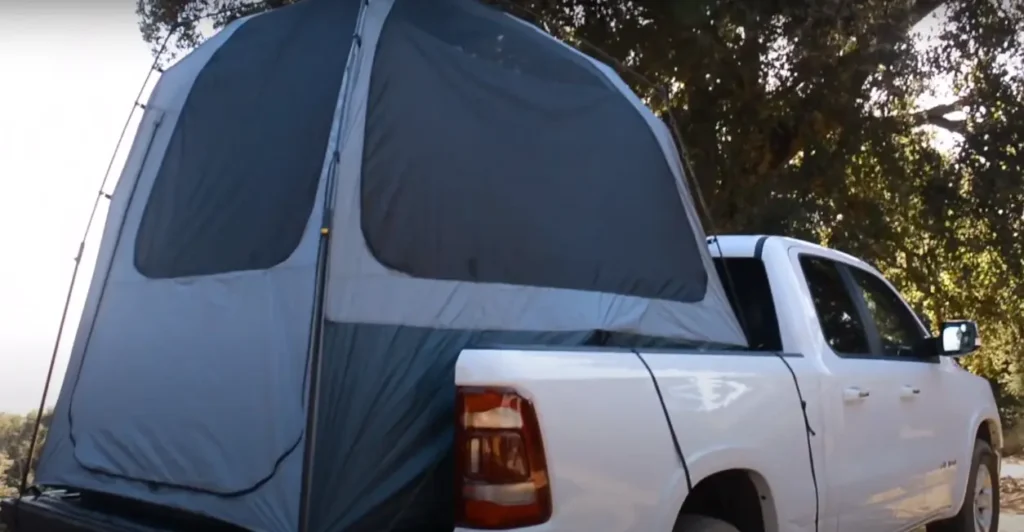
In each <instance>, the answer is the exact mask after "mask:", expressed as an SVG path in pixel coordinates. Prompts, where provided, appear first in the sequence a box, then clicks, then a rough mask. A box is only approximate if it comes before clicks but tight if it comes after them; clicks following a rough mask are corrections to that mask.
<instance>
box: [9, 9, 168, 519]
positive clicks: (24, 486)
mask: <svg viewBox="0 0 1024 532" xmlns="http://www.w3.org/2000/svg"><path fill="white" fill-rule="evenodd" d="M178 27H180V24H175V25H174V26H173V27H172V28H171V29H170V31H168V32H167V37H165V38H164V41H163V43H162V44H161V45H160V49H159V51H158V52H157V53H156V57H155V58H154V59H153V64H152V65H150V67H149V71H148V72H146V77H145V79H143V81H142V86H141V87H139V92H138V94H136V95H135V100H134V102H133V103H132V110H131V111H130V112H129V113H128V118H126V119H125V121H124V126H123V127H122V128H121V134H120V135H119V136H118V137H117V143H116V144H115V145H114V153H113V154H111V156H110V161H109V162H108V163H107V169H106V171H105V172H104V174H103V180H102V181H100V186H99V190H98V191H97V193H96V198H95V199H94V200H93V203H92V209H91V210H90V211H89V218H88V220H87V221H86V223H85V231H84V233H83V235H82V240H81V241H80V242H79V243H78V251H77V253H76V254H75V257H74V261H75V266H74V268H73V269H72V270H71V280H70V282H69V283H68V290H67V295H66V296H65V298H64V308H63V310H62V311H61V315H60V322H59V324H58V326H57V337H56V338H55V339H54V342H53V352H52V353H51V354H50V365H49V368H47V370H46V380H45V381H43V395H42V397H41V398H40V399H39V410H38V411H37V412H36V420H35V423H34V425H33V427H32V438H31V439H30V440H29V444H28V452H27V453H26V455H25V462H24V464H23V466H22V471H21V482H20V485H19V486H18V497H17V499H16V502H15V516H14V518H15V521H17V520H18V516H19V515H20V513H21V512H20V511H19V506H20V502H21V499H22V497H24V496H25V493H26V491H28V477H29V473H30V471H31V467H32V458H33V457H34V455H35V450H36V449H35V447H36V441H37V440H38V439H39V427H40V425H42V422H43V410H44V409H45V408H46V398H47V396H48V395H49V394H50V384H51V383H52V382H53V369H54V366H55V365H56V362H57V352H58V351H59V350H60V341H61V339H62V338H63V336H64V326H65V324H66V323H67V319H68V310H69V309H70V307H71V297H72V295H73V294H74V292H75V284H76V281H77V280H78V271H79V268H80V267H81V265H82V255H83V254H84V252H85V242H86V240H87V239H88V238H89V233H90V232H91V230H92V225H93V222H95V220H96V211H97V210H99V205H100V200H102V199H110V198H111V196H112V195H111V194H110V193H107V192H106V191H105V189H106V188H107V181H109V180H110V172H111V171H112V170H113V168H114V161H115V160H116V159H117V154H118V152H119V151H120V149H121V144H122V143H123V142H124V137H125V134H126V133H127V132H128V126H129V125H131V121H132V117H134V116H135V109H136V107H142V108H143V109H145V108H146V106H145V105H143V104H141V103H140V102H139V100H140V99H141V98H142V93H143V92H145V90H146V86H147V85H148V84H149V80H150V78H151V77H152V76H153V72H154V71H159V72H163V70H162V69H160V68H159V64H160V59H161V57H163V55H164V52H166V51H167V45H168V43H169V42H170V40H171V36H173V35H174V33H175V32H176V31H177V29H178Z"/></svg>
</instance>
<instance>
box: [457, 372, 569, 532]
mask: <svg viewBox="0 0 1024 532" xmlns="http://www.w3.org/2000/svg"><path fill="white" fill-rule="evenodd" d="M456 412H457V415H458V420H457V423H456V435H455V445H456V447H455V450H456V460H457V462H456V463H457V467H458V471H457V475H458V477H457V479H456V482H457V485H458V489H459V492H458V494H457V495H458V509H457V516H458V523H457V524H458V526H461V527H467V528H483V529H492V530H495V529H505V528H518V527H525V526H533V525H538V524H541V523H544V522H545V521H547V520H548V519H550V518H551V487H550V485H549V484H548V468H547V462H546V461H545V460H544V445H543V443H542V442H541V436H540V425H539V424H538V423H537V414H536V412H535V411H534V409H533V405H532V404H531V403H530V402H529V401H528V400H526V399H524V398H523V397H522V396H520V395H519V394H517V393H516V392H514V391H512V390H509V389H507V388H459V390H458V399H457V410H456Z"/></svg>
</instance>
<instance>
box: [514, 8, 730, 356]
mask: <svg viewBox="0 0 1024 532" xmlns="http://www.w3.org/2000/svg"><path fill="white" fill-rule="evenodd" d="M509 18H510V19H512V20H515V21H516V22H517V23H519V24H521V25H523V26H526V27H528V28H530V29H531V30H533V31H534V33H536V34H538V35H540V37H541V38H543V39H547V40H548V41H550V42H553V43H554V44H556V45H557V46H558V47H559V48H561V49H564V50H566V51H568V52H569V53H572V54H575V55H577V56H578V57H580V58H582V59H584V60H586V61H588V62H589V63H591V64H592V65H593V66H594V68H595V69H597V70H598V71H600V72H601V73H602V74H603V75H604V76H605V78H606V79H607V80H608V81H609V82H610V83H611V84H612V85H614V86H615V87H616V88H617V89H618V90H619V91H620V93H621V94H622V95H624V96H625V97H626V98H627V99H628V100H629V102H630V103H632V104H633V108H634V109H636V111H637V113H639V114H640V115H641V116H642V117H643V118H644V121H645V122H646V123H647V125H648V126H649V127H650V128H651V131H652V132H653V133H654V136H655V138H656V139H657V140H658V144H659V146H660V147H661V150H662V153H664V154H665V159H666V160H667V161H668V163H669V169H670V170H671V171H672V175H673V177H674V179H675V183H676V190H677V191H678V192H679V195H680V196H681V197H682V198H683V205H684V206H685V207H686V215H687V219H688V221H689V223H690V230H691V231H692V232H693V235H694V237H695V238H696V240H697V241H698V242H702V243H703V242H705V241H706V240H707V235H706V233H705V232H704V228H703V226H702V224H701V221H700V217H699V216H698V215H697V210H696V206H697V205H696V202H695V201H694V198H693V195H692V194H691V193H690V187H689V185H688V183H687V182H686V178H685V176H686V170H685V169H684V168H683V161H682V159H680V156H679V149H678V147H677V145H676V142H675V138H674V136H673V134H672V131H670V130H669V128H668V126H666V125H665V122H664V121H662V120H661V119H660V118H658V117H657V116H656V115H655V114H654V113H653V112H652V111H651V110H650V109H649V108H648V107H647V105H646V104H644V102H643V101H642V100H640V98H639V97H638V96H637V95H636V94H635V93H634V92H633V91H632V90H631V89H630V88H629V86H628V85H626V82H625V81H623V80H622V78H621V77H620V76H619V75H618V74H617V73H616V72H615V70H613V69H612V68H611V67H610V66H608V65H606V64H604V63H602V62H600V61H598V60H597V59H594V58H593V57H590V56H588V55H586V54H584V53H583V52H580V51H579V50H577V49H575V48H573V47H572V46H569V45H567V44H565V43H564V42H562V41H560V40H558V39H556V38H555V37H553V36H552V35H550V34H548V33H547V32H545V31H543V30H541V29H540V28H538V27H536V26H533V25H531V24H527V23H526V22H524V21H522V20H520V19H517V18H515V17H512V16H511V15H509ZM700 255H701V262H702V263H703V264H704V269H705V271H707V272H709V275H708V286H707V293H706V294H705V296H704V297H705V301H706V302H707V303H708V305H709V306H710V307H713V308H717V309H719V311H718V312H716V314H722V313H723V312H724V314H725V315H724V316H723V318H722V319H724V322H723V323H722V325H723V326H724V327H725V328H727V329H731V332H732V334H733V335H734V337H735V338H736V340H733V341H732V342H730V343H735V344H737V345H747V342H746V335H745V334H744V333H743V329H742V328H741V327H740V324H739V320H738V319H737V318H736V315H735V313H734V312H733V311H732V306H731V305H730V304H729V300H728V298H727V297H726V292H725V288H724V286H723V285H722V280H721V278H720V277H719V275H718V271H717V268H715V265H714V262H713V261H712V259H711V253H709V252H708V250H707V248H706V247H704V246H701V247H700Z"/></svg>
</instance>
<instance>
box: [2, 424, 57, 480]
mask: <svg viewBox="0 0 1024 532" xmlns="http://www.w3.org/2000/svg"><path fill="white" fill-rule="evenodd" d="M52 419H53V411H51V410H47V411H44V412H43V417H42V423H41V425H40V427H39V436H38V440H37V441H36V445H35V451H34V452H33V455H32V463H31V464H29V466H28V467H29V468H30V471H34V470H35V468H36V465H37V464H38V463H39V454H40V451H41V450H42V446H43V442H44V441H45V440H46V433H47V430H48V429H49V426H50V421H51V420H52ZM35 422H36V413H35V412H32V413H30V414H28V415H25V416H19V415H14V414H4V413H0V497H5V496H11V495H16V494H17V493H18V488H20V487H21V478H22V475H23V474H24V471H25V466H26V464H25V461H26V458H27V457H28V448H29V445H30V442H31V441H32V432H33V429H34V428H35ZM31 483H32V476H31V474H30V475H29V484H30V485H31Z"/></svg>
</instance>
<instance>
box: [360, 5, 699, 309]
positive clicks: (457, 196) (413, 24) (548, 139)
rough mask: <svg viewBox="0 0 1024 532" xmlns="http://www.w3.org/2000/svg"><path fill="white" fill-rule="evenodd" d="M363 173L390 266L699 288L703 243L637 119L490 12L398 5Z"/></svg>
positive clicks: (382, 256) (584, 68) (572, 283)
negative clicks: (687, 229)
mask: <svg viewBox="0 0 1024 532" xmlns="http://www.w3.org/2000/svg"><path fill="white" fill-rule="evenodd" d="M612 125H613V126H612ZM362 170H363V171H362V186H361V209H362V212H361V216H362V229H363V233H364V236H365V240H366V243H367V245H368V247H369V248H370V251H371V253H372V254H373V255H374V256H375V257H376V259H377V260H378V261H379V262H381V263H382V264H383V265H385V266H387V267H389V268H391V269H394V270H398V271H400V272H403V273H406V274H409V275H412V276H414V277H421V278H428V279H442V280H455V281H471V282H480V283H504V284H511V285H523V286H538V287H551V288H563V289H577V290H589V291H598V292H606V293H614V294H624V295H632V296H639V297H647V298H659V299H667V300H674V301H682V302H693V301H700V300H702V299H703V297H704V294H705V291H706V285H707V274H706V272H705V270H704V265H703V264H702V262H701V255H700V252H699V248H698V243H697V242H696V239H695V237H694V235H693V234H692V233H691V232H690V231H686V230H685V229H686V228H688V227H690V223H689V221H688V218H687V215H686V212H685V208H684V206H683V202H682V201H680V199H679V191H678V189H677V187H676V182H675V178H674V176H673V174H672V171H671V170H670V168H669V167H668V164H667V162H666V160H665V154H664V152H663V151H662V149H661V147H660V145H659V143H658V141H657V139H656V138H655V137H654V134H653V132H652V131H651V129H650V126H649V125H648V124H647V122H646V121H645V119H644V118H643V116H642V115H641V114H640V112H638V110H637V109H636V108H635V107H634V106H633V104H632V103H631V102H630V101H629V100H628V99H627V98H625V97H624V96H623V94H622V93H621V92H619V91H618V90H617V89H616V88H615V87H614V86H612V85H611V83H610V82H609V81H608V78H607V77H606V76H604V75H603V74H602V73H600V71H598V69H597V68H596V67H594V66H593V65H592V64H591V63H589V61H587V59H586V58H584V57H582V56H580V55H579V54H576V53H574V52H573V51H571V50H569V49H566V48H564V47H563V46H561V45H560V44H557V43H556V42H555V41H554V40H552V39H550V38H549V37H547V36H545V35H544V34H541V33H540V32H538V31H537V30H535V29H533V28H532V27H529V26H526V25H524V24H522V23H520V22H518V21H517V20H514V19H513V18H511V17H509V16H507V15H504V14H502V13H500V12H498V11H496V10H493V9H490V8H487V7H485V6H481V5H476V4H474V3H470V2H398V3H396V4H395V7H394V8H393V10H392V12H391V13H390V15H389V18H388V21H387V23H386V24H385V27H384V30H383V33H382V35H381V40H380V44H379V46H378V49H377V51H376V56H375V59H374V69H373V74H372V76H371V79H370V94H369V103H368V107H367V117H366V132H365V144H364V153H363V169H362Z"/></svg>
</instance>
